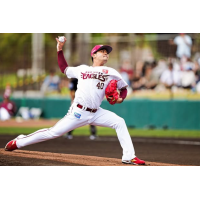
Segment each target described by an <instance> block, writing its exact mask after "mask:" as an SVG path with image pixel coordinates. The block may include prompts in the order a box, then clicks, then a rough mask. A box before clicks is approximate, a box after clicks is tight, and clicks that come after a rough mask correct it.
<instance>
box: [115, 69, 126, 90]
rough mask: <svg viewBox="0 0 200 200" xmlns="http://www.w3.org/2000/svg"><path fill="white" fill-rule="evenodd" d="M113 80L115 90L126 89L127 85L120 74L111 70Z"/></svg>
mask: <svg viewBox="0 0 200 200" xmlns="http://www.w3.org/2000/svg"><path fill="white" fill-rule="evenodd" d="M111 76H112V77H113V79H115V80H117V81H118V82H117V88H118V89H122V88H124V87H128V84H127V83H126V81H125V80H124V79H123V78H122V76H121V74H120V73H119V72H117V71H116V70H115V69H112V75H111Z"/></svg>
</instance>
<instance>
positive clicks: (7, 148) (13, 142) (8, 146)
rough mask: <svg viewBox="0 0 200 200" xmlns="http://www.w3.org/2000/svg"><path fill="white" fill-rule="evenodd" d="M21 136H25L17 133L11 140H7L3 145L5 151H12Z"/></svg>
mask: <svg viewBox="0 0 200 200" xmlns="http://www.w3.org/2000/svg"><path fill="white" fill-rule="evenodd" d="M23 137H26V136H25V135H19V136H18V137H16V138H15V139H14V140H11V141H10V142H8V143H7V144H6V146H5V151H13V150H15V149H18V147H17V144H16V142H17V139H21V138H23Z"/></svg>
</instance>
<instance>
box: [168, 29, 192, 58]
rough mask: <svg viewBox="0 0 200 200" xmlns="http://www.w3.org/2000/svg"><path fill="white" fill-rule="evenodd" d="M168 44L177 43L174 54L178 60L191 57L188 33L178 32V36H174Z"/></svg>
mask: <svg viewBox="0 0 200 200" xmlns="http://www.w3.org/2000/svg"><path fill="white" fill-rule="evenodd" d="M170 44H175V45H177V50H176V56H177V57H178V58H180V60H181V59H183V58H184V57H186V58H190V57H191V47H192V39H191V37H190V36H189V35H185V33H180V34H179V36H176V37H175V38H174V40H173V41H172V40H171V41H170Z"/></svg>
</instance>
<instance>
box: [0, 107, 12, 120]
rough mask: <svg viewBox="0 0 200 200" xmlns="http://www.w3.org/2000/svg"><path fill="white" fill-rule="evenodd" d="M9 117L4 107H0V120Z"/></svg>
mask: <svg viewBox="0 0 200 200" xmlns="http://www.w3.org/2000/svg"><path fill="white" fill-rule="evenodd" d="M8 119H10V114H9V112H8V111H7V110H6V109H5V108H0V120H2V121H5V120H8Z"/></svg>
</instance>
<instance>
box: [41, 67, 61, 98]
mask: <svg viewBox="0 0 200 200" xmlns="http://www.w3.org/2000/svg"><path fill="white" fill-rule="evenodd" d="M49 72H50V73H49V75H48V76H47V77H46V78H45V79H44V82H43V84H42V87H41V91H42V93H43V94H45V93H54V92H56V93H57V92H60V88H59V85H60V78H59V76H58V75H55V73H56V71H55V69H51V70H50V71H49Z"/></svg>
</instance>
